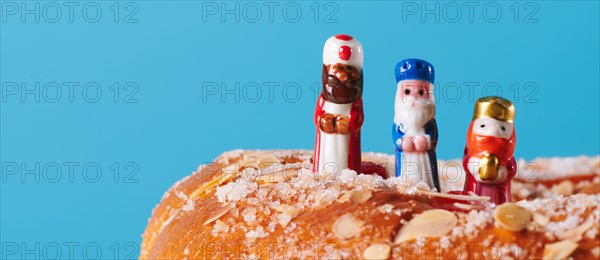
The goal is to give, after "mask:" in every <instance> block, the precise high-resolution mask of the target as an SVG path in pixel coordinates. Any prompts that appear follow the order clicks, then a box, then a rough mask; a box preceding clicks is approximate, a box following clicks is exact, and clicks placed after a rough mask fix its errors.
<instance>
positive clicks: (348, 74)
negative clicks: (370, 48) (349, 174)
mask: <svg viewBox="0 0 600 260" xmlns="http://www.w3.org/2000/svg"><path fill="white" fill-rule="evenodd" d="M362 66H363V48H362V45H361V44H360V42H358V41H357V40H356V39H354V38H353V37H352V36H349V35H346V34H338V35H335V36H333V37H331V38H329V39H327V41H326V42H325V47H324V48H323V72H322V81H323V82H322V84H323V89H322V92H321V94H320V95H319V100H318V101H317V106H316V109H315V116H314V120H315V126H316V128H317V138H316V142H315V150H314V156H313V165H314V166H313V171H314V172H321V171H327V172H331V173H337V172H339V171H340V170H342V169H351V170H355V171H357V172H360V170H361V169H360V168H361V150H360V129H361V127H362V124H363V120H364V114H363V105H362V88H363V73H362Z"/></svg>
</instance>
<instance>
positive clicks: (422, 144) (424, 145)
mask: <svg viewBox="0 0 600 260" xmlns="http://www.w3.org/2000/svg"><path fill="white" fill-rule="evenodd" d="M413 140H414V143H415V150H416V151H417V152H426V151H427V150H429V149H430V148H431V137H429V136H428V135H418V136H415V137H414V138H413Z"/></svg>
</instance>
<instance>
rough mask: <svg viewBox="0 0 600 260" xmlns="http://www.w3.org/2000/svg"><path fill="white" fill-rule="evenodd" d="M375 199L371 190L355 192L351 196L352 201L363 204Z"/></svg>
mask: <svg viewBox="0 0 600 260" xmlns="http://www.w3.org/2000/svg"><path fill="white" fill-rule="evenodd" d="M371 197H373V193H372V192H371V191H370V190H359V191H354V192H352V194H351V195H350V201H352V202H354V203H359V204H360V203H363V202H365V201H367V200H369V199H370V198H371Z"/></svg>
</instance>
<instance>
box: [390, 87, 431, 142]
mask: <svg viewBox="0 0 600 260" xmlns="http://www.w3.org/2000/svg"><path fill="white" fill-rule="evenodd" d="M413 100H414V99H412V98H405V99H404V100H403V99H402V98H401V97H400V95H396V103H395V107H394V110H395V113H394V123H396V124H402V125H403V126H404V129H405V133H404V134H405V135H408V136H414V135H424V134H425V128H424V125H425V124H426V123H427V122H429V121H430V120H431V119H433V117H434V116H435V103H433V102H431V101H426V102H420V101H416V104H417V105H416V106H415V107H413V106H412V103H413Z"/></svg>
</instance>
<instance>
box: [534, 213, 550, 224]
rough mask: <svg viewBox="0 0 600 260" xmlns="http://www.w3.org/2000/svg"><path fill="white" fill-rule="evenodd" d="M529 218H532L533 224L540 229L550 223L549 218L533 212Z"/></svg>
mask: <svg viewBox="0 0 600 260" xmlns="http://www.w3.org/2000/svg"><path fill="white" fill-rule="evenodd" d="M531 216H532V217H533V222H535V223H537V224H538V225H540V226H542V227H545V226H546V225H547V224H548V223H550V218H549V217H548V216H546V215H544V214H542V213H539V212H533V213H532V215H531Z"/></svg>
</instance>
